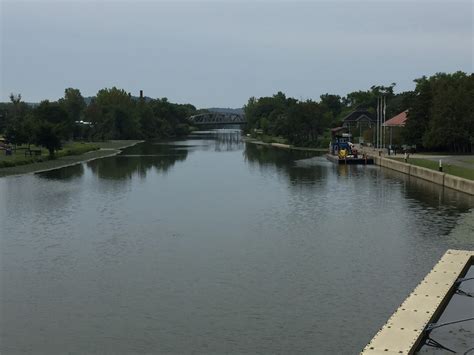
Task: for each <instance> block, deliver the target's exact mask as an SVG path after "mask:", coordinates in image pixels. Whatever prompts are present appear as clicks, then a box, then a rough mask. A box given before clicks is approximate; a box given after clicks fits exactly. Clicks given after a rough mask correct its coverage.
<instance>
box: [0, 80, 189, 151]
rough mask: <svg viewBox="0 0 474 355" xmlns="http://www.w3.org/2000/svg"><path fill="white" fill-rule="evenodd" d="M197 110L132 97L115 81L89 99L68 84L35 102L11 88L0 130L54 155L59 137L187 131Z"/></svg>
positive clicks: (170, 134) (9, 139)
mask: <svg viewBox="0 0 474 355" xmlns="http://www.w3.org/2000/svg"><path fill="white" fill-rule="evenodd" d="M196 112H197V110H196V108H195V107H194V106H193V105H190V104H176V103H171V102H169V101H168V100H167V99H166V98H161V99H149V98H146V99H145V98H143V97H140V98H137V97H132V96H131V94H130V93H127V92H126V91H125V90H122V89H118V88H115V87H113V88H111V89H102V90H100V91H99V92H98V93H97V95H96V96H95V97H93V98H92V99H91V100H90V102H89V103H88V104H86V101H85V100H84V97H83V96H82V95H81V92H80V91H79V90H78V89H73V88H68V89H66V90H65V93H64V97H63V98H61V99H59V100H57V101H54V102H52V101H48V100H44V101H42V102H40V103H39V104H37V105H30V104H27V103H25V102H23V101H22V100H21V95H13V94H12V95H10V102H9V103H3V104H0V135H3V136H4V139H5V141H6V142H7V143H9V144H12V145H16V146H18V145H22V144H24V145H26V146H28V147H30V146H32V145H37V146H41V147H43V148H45V149H46V150H47V151H48V152H49V155H50V156H51V157H54V156H55V153H56V152H58V151H60V149H61V147H62V146H63V144H64V142H70V141H107V140H117V139H152V138H162V137H174V136H180V135H185V134H187V133H188V132H189V131H190V127H189V125H188V124H187V121H186V119H187V117H189V116H191V115H193V114H195V113H196ZM5 147H6V144H4V148H5Z"/></svg>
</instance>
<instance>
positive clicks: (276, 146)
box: [243, 137, 328, 152]
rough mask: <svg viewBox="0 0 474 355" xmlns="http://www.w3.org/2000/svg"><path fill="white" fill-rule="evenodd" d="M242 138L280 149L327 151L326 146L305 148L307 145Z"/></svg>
mask: <svg viewBox="0 0 474 355" xmlns="http://www.w3.org/2000/svg"><path fill="white" fill-rule="evenodd" d="M243 140H244V142H246V143H252V144H257V145H266V146H269V147H274V148H280V149H288V150H300V151H306V152H327V151H328V150H327V149H326V148H307V147H295V146H292V145H289V144H282V143H265V142H262V141H261V140H258V139H255V138H249V137H243Z"/></svg>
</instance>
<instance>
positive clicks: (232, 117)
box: [188, 112, 247, 126]
mask: <svg viewBox="0 0 474 355" xmlns="http://www.w3.org/2000/svg"><path fill="white" fill-rule="evenodd" d="M188 121H189V122H190V124H191V125H193V126H202V125H242V124H245V123H247V121H246V120H245V116H243V115H239V114H236V113H220V112H209V113H201V114H199V115H194V116H191V117H188Z"/></svg>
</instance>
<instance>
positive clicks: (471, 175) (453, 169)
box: [391, 158, 474, 180]
mask: <svg viewBox="0 0 474 355" xmlns="http://www.w3.org/2000/svg"><path fill="white" fill-rule="evenodd" d="M391 159H393V160H398V161H401V162H404V161H405V160H404V159H403V158H391ZM408 163H409V164H413V165H416V166H421V167H423V168H427V169H432V170H436V171H438V166H439V163H438V162H437V161H433V160H428V159H421V158H409V159H408ZM443 172H444V173H446V174H450V175H454V176H459V177H462V178H464V179H469V180H474V169H468V168H464V167H460V166H456V165H452V164H443Z"/></svg>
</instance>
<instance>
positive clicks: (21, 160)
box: [0, 142, 100, 168]
mask: <svg viewBox="0 0 474 355" xmlns="http://www.w3.org/2000/svg"><path fill="white" fill-rule="evenodd" d="M27 148H28V147H27V146H26V145H24V146H18V147H17V149H16V150H14V151H13V152H12V153H13V154H12V155H6V154H5V151H4V150H0V168H8V167H13V166H18V165H25V164H31V163H37V162H42V161H46V160H50V157H49V153H48V151H47V150H46V149H44V148H41V147H37V146H35V145H31V146H30V149H34V150H37V149H39V150H41V155H33V156H30V155H25V151H26V150H27ZM99 148H100V147H99V145H97V144H95V143H82V142H71V143H66V144H65V145H64V146H63V148H62V149H61V150H58V151H57V152H56V153H55V158H60V157H64V156H68V155H80V154H83V153H86V152H89V151H91V150H97V149H99Z"/></svg>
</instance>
